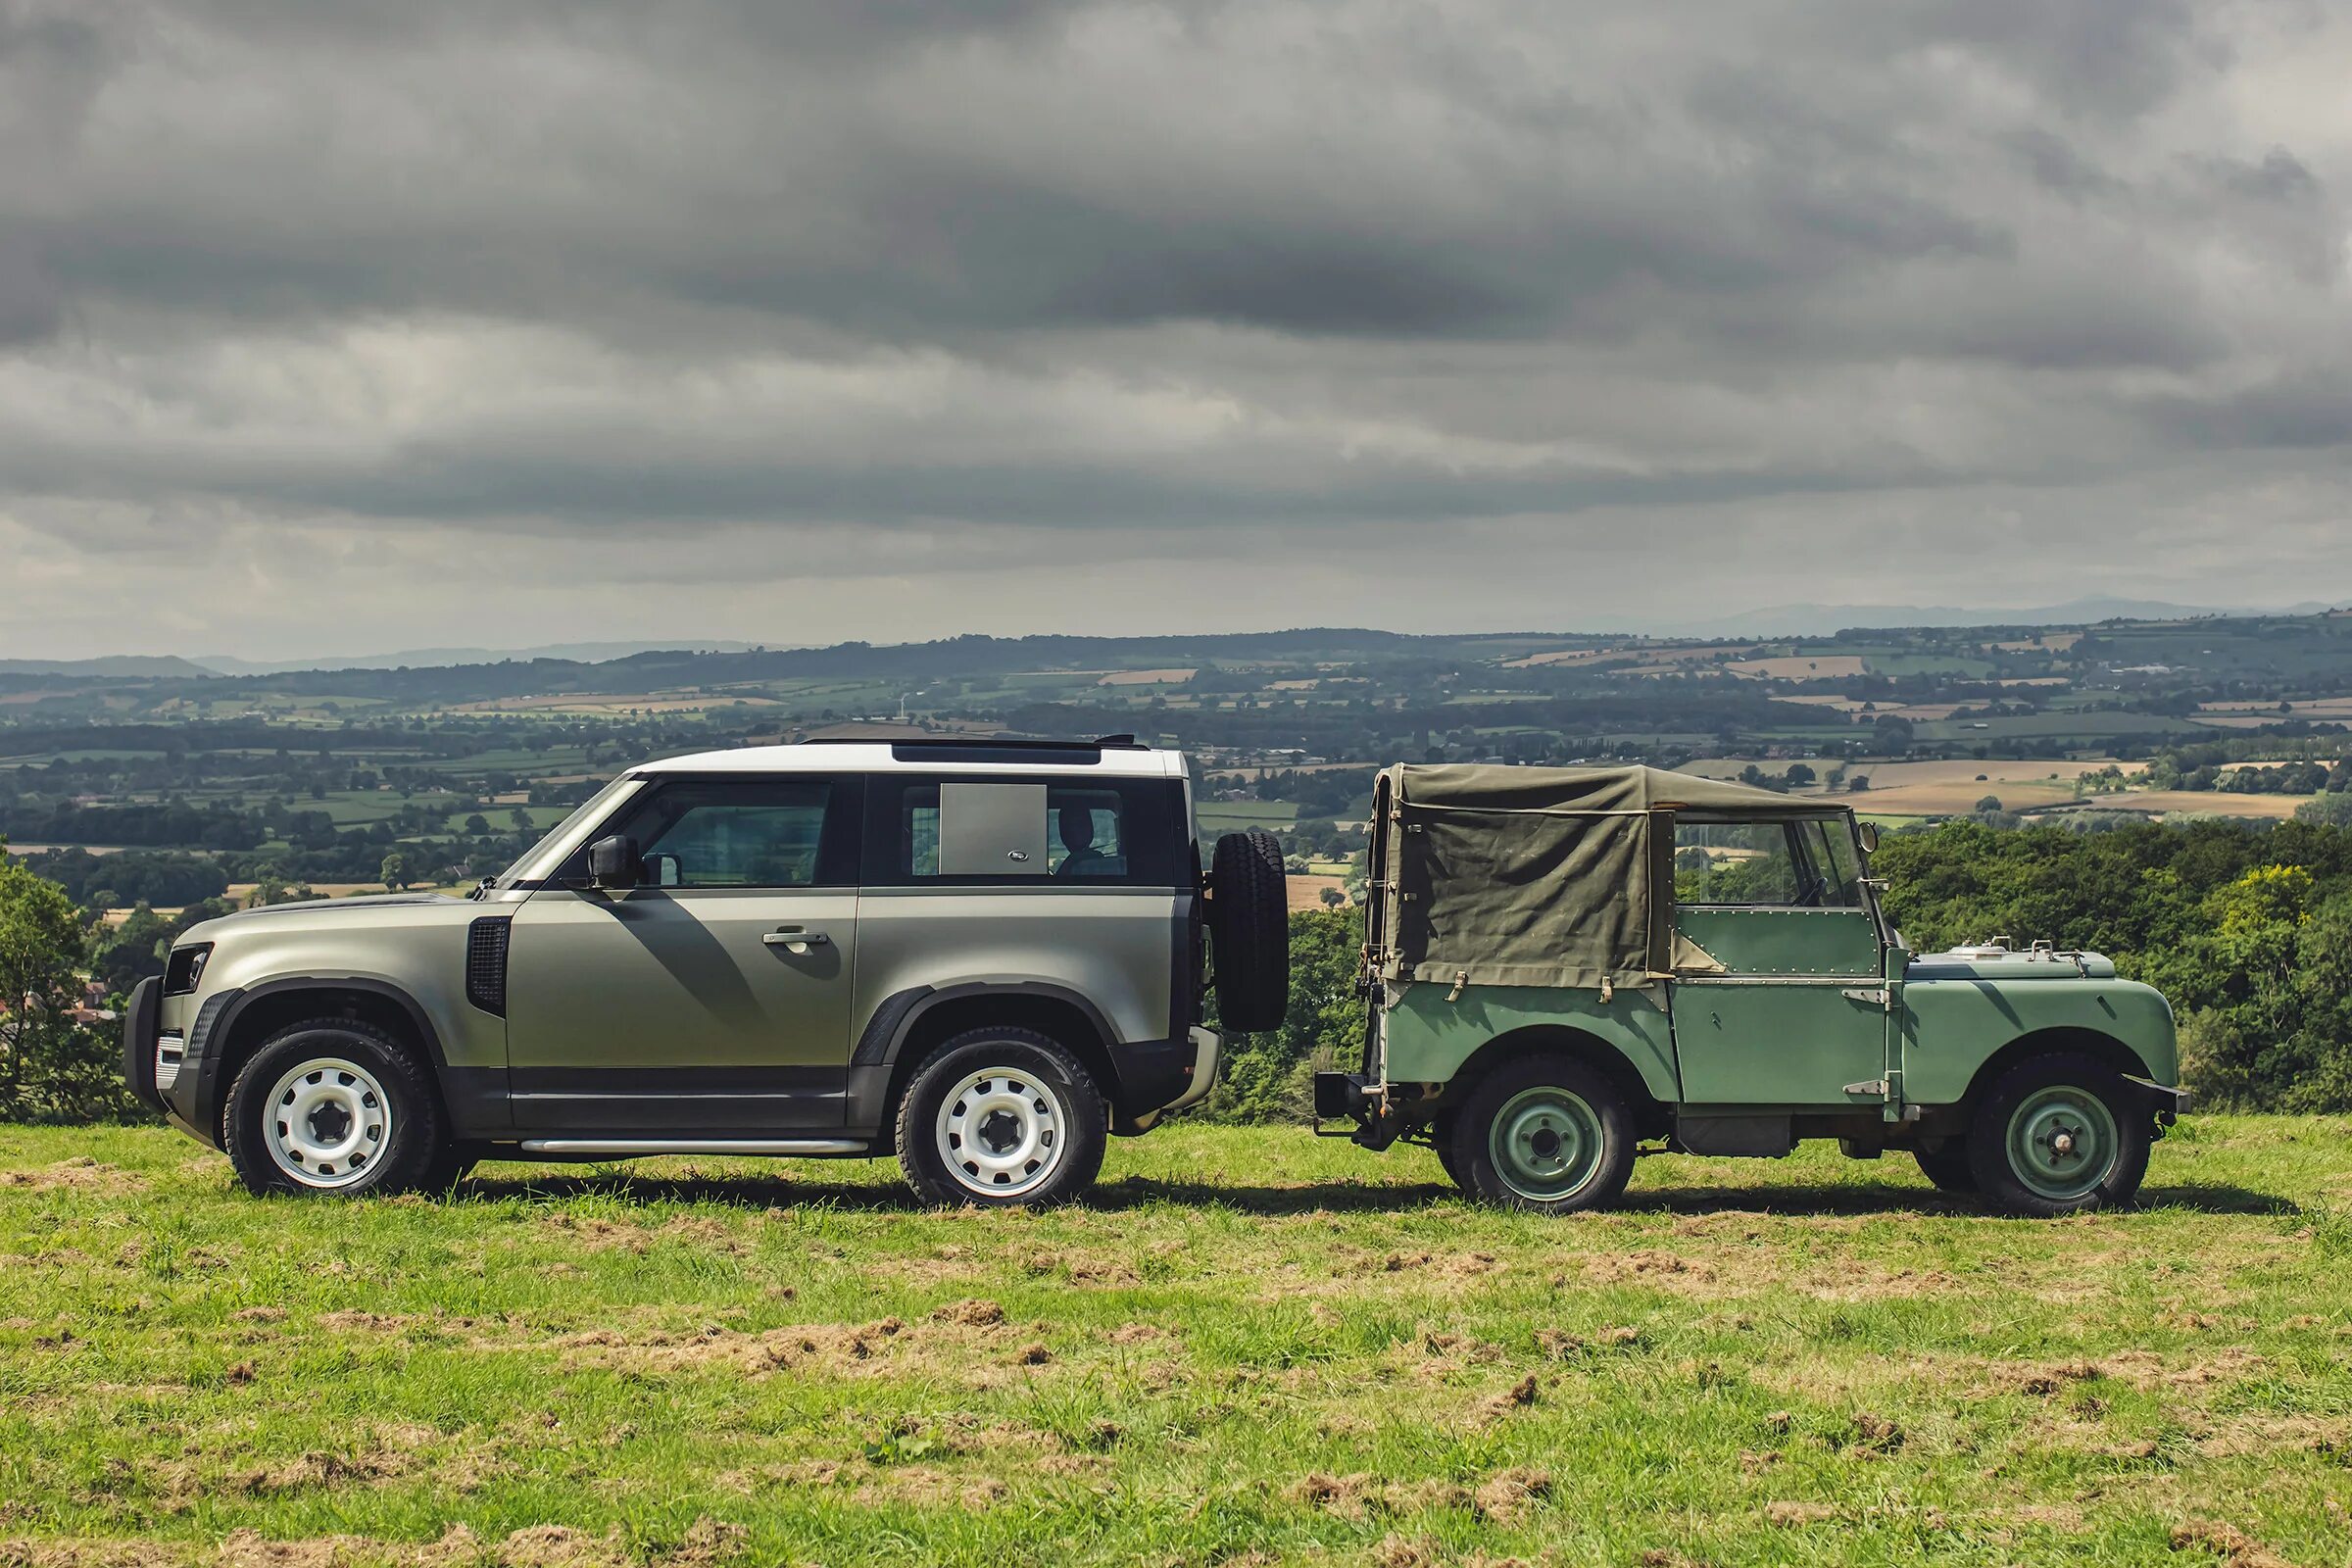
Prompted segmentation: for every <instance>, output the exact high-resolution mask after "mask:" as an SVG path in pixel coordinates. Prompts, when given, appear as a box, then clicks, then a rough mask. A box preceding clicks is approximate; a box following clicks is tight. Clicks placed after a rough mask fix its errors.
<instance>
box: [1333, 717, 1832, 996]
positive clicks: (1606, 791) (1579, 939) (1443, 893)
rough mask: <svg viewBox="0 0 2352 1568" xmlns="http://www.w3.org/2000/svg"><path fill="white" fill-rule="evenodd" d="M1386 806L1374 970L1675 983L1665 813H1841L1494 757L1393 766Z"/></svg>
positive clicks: (1643, 770) (1548, 981) (1638, 776)
mask: <svg viewBox="0 0 2352 1568" xmlns="http://www.w3.org/2000/svg"><path fill="white" fill-rule="evenodd" d="M1374 803H1375V815H1376V817H1377V818H1378V819H1377V820H1376V821H1375V823H1374V824H1373V826H1374V841H1373V855H1374V863H1375V866H1376V868H1377V874H1378V876H1379V877H1380V879H1381V881H1382V882H1383V883H1384V884H1385V887H1383V888H1381V889H1377V890H1375V893H1374V899H1373V915H1374V919H1375V921H1376V922H1377V925H1378V929H1377V930H1376V931H1375V932H1374V933H1373V944H1374V951H1373V955H1372V959H1373V965H1374V970H1375V972H1376V973H1377V974H1378V975H1380V976H1381V977H1382V978H1384V979H1390V980H1444V981H1457V980H1459V981H1463V982H1465V983H1467V984H1471V985H1520V986H1528V985H1536V986H1594V987H1596V986H1598V985H1599V984H1600V983H1601V982H1602V981H1603V980H1607V981H1609V982H1611V983H1612V984H1615V985H1621V986H1643V985H1647V984H1649V983H1650V982H1651V981H1653V980H1656V979H1659V978H1662V971H1663V967H1664V965H1665V964H1666V963H1667V960H1668V954H1669V952H1670V944H1671V942H1672V939H1673V933H1672V930H1671V929H1670V921H1671V919H1672V896H1673V886H1674V869H1673V862H1674V830H1673V826H1672V817H1670V816H1665V815H1661V814H1659V813H1665V812H1675V813H1679V814H1683V815H1690V816H1705V817H1712V818H1716V819H1725V818H1730V819H1735V820H1743V821H1752V820H1756V819H1758V818H1767V819H1772V818H1787V817H1800V816H1821V815H1824V814H1827V813H1835V812H1837V811H1838V808H1836V807H1830V806H1825V805H1824V804H1823V803H1822V802H1820V801H1818V800H1805V799H1803V798H1799V797H1792V796H1788V795H1778V794H1775V793H1773V792H1772V791H1770V790H1760V789H1753V788H1750V787H1749V786H1747V785H1744V784H1732V783H1726V782H1724V781H1722V780H1719V779H1709V778H1699V777H1696V776H1695V775H1692V774H1689V773H1670V772H1668V771H1666V770H1665V769H1663V768H1655V767H1505V766H1497V765H1494V764H1485V763H1442V764H1430V765H1426V766H1425V765H1419V764H1414V763H1402V764H1399V765H1397V766H1395V767H1391V768H1389V769H1387V770H1386V771H1384V772H1383V773H1382V774H1381V776H1380V783H1379V787H1378V789H1377V791H1376V793H1375V796H1374ZM1653 826H1654V828H1655V831H1653ZM1661 887H1662V888H1663V892H1662V893H1660V892H1659V891H1658V890H1659V889H1660V888H1661Z"/></svg>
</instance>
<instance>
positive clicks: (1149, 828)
mask: <svg viewBox="0 0 2352 1568" xmlns="http://www.w3.org/2000/svg"><path fill="white" fill-rule="evenodd" d="M975 783H990V784H1030V785H1043V786H1045V788H1046V791H1047V795H1046V811H1047V820H1046V830H1047V834H1048V844H1049V846H1051V844H1052V843H1053V838H1052V835H1053V832H1054V820H1053V812H1054V796H1053V792H1054V791H1055V790H1076V791H1081V792H1083V793H1085V794H1088V795H1104V794H1115V795H1116V796H1118V797H1119V837H1120V841H1121V847H1122V848H1123V849H1124V850H1125V851H1126V859H1127V871H1126V874H1125V875H1124V876H1116V877H1107V876H1106V877H1091V876H1090V877H1064V876H1056V875H1054V873H1053V872H1052V871H1046V872H1042V873H1040V872H1020V873H1012V872H986V873H979V874H973V875H963V876H916V875H915V874H914V873H913V871H912V869H911V867H902V864H901V860H900V848H901V834H902V832H903V831H904V826H903V824H904V823H905V820H906V817H905V813H906V809H907V805H906V802H907V794H908V792H910V791H915V790H935V789H937V788H939V787H940V786H941V785H943V784H975ZM866 797H867V798H866V806H865V854H864V866H863V876H862V878H861V880H860V883H859V885H860V886H862V887H868V888H907V889H933V890H939V889H950V888H1004V889H1025V890H1027V891H1030V892H1037V891H1041V890H1045V889H1052V890H1054V891H1057V892H1079V893H1083V892H1088V891H1094V892H1103V891H1105V890H1112V889H1122V888H1154V889H1162V890H1166V889H1178V888H1182V887H1183V886H1184V885H1185V882H1184V871H1183V865H1182V860H1183V857H1184V855H1185V851H1186V848H1187V846H1188V845H1189V844H1190V842H1191V837H1192V835H1191V833H1190V831H1189V827H1190V823H1189V821H1187V820H1185V812H1184V791H1183V787H1182V785H1181V783H1180V782H1179V781H1177V780H1174V779H1163V778H1141V777H1135V776H1132V775H1113V776H1110V777H1103V776H1102V775H1099V774H1098V775H1092V776H1088V775H1078V774H1066V773H1013V772H996V771H991V772H988V773H958V772H955V771H952V770H946V769H943V770H939V771H930V770H925V771H922V772H913V771H909V772H905V773H898V772H891V773H870V774H868V775H866Z"/></svg>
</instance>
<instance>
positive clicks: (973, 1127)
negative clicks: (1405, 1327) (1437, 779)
mask: <svg viewBox="0 0 2352 1568" xmlns="http://www.w3.org/2000/svg"><path fill="white" fill-rule="evenodd" d="M1286 920H1287V913H1286V907H1285V900H1284V894H1283V878H1282V861H1281V857H1280V854H1279V852H1278V850H1277V849H1276V847H1275V845H1274V842H1273V840H1272V839H1271V838H1269V837H1268V836H1267V835H1265V834H1263V833H1249V834H1232V835H1228V836H1227V837H1226V838H1224V839H1223V840H1221V841H1220V842H1219V843H1218V845H1217V847H1216V852H1215V856H1214V866H1213V870H1212V873H1211V874H1209V875H1205V876H1204V875H1203V874H1202V869H1201V853H1200V849H1199V847H1198V845H1197V843H1196V841H1195V838H1194V833H1193V821H1192V800H1191V784H1190V780H1189V777H1188V774H1187V769H1186V766H1185V760H1184V759H1183V757H1182V756H1181V755H1179V754H1177V753H1174V752H1170V751H1162V750H1157V749H1153V748H1150V747H1145V746H1139V745H1137V744H1135V743H1134V741H1133V739H1132V738H1131V737H1126V736H1115V737H1111V738H1108V739H1105V740H1101V741H1092V742H1083V743H1079V742H1041V741H1008V740H1003V739H986V740H952V741H951V740H937V739H924V740H917V741H895V742H887V743H879V742H858V743H850V744H822V743H818V744H804V745H798V746H779V747H760V748H748V749H744V750H738V751H724V752H711V753H705V754H702V755H700V756H694V757H681V758H674V759H671V760H664V761H658V762H652V763H648V764H645V765H642V766H638V767H633V768H630V769H629V770H627V771H626V772H624V773H622V774H621V775H620V776H619V777H617V778H615V779H614V780H613V782H612V783H611V784H609V785H607V786H606V787H605V788H604V789H603V790H602V791H601V792H600V793H599V794H597V795H596V796H595V797H594V798H593V799H592V800H590V801H589V802H588V803H587V804H586V805H584V806H582V807H581V808H580V809H578V810H577V811H575V812H573V813H572V814H571V816H570V817H569V818H568V819H566V820H565V821H564V823H563V824H562V825H561V826H559V827H557V828H556V829H555V830H554V831H553V832H551V833H550V834H548V836H547V837H546V838H545V839H544V840H542V841H541V842H540V843H539V845H538V846H537V847H536V848H534V849H533V850H531V851H530V852H529V853H528V854H527V855H525V856H524V857H523V858H521V859H520V860H518V861H516V862H515V865H514V866H513V867H511V868H510V869H508V870H507V871H506V872H504V873H503V874H501V875H499V876H497V877H493V878H491V879H489V880H487V881H485V882H484V883H483V884H482V885H481V886H480V887H479V888H477V889H475V891H474V892H473V894H472V896H471V897H470V898H454V897H451V896H448V895H445V894H423V895H414V896H409V895H395V896H388V897H380V898H364V899H348V900H336V901H332V902H326V903H311V904H296V905H281V906H276V907H270V908H265V909H255V910H248V911H246V912H243V913H239V914H232V915H228V916H225V917H223V918H221V919H219V920H211V921H207V922H205V923H204V924H202V925H199V926H196V927H193V928H192V929H190V930H189V931H188V932H187V934H186V935H185V936H184V937H183V938H182V939H181V940H180V942H179V943H178V945H177V946H175V947H174V948H173V949H172V953H171V956H170V960H169V964H168V966H167V968H166V971H165V973H164V974H163V976H161V977H160V978H159V979H155V980H148V981H145V982H142V983H141V985H140V986H139V988H138V990H137V991H136V992H135V993H134V994H133V996H132V999H131V1003H130V1008H129V1015H128V1018H127V1021H126V1024H125V1030H124V1046H123V1070H124V1074H125V1076H126V1077H127V1078H128V1080H129V1083H130V1086H131V1088H132V1090H133V1092H134V1093H136V1094H137V1095H138V1096H139V1098H140V1099H142V1100H144V1101H145V1102H147V1103H149V1104H151V1105H153V1106H154V1107H155V1108H156V1109H158V1110H161V1111H163V1112H164V1113H165V1114H166V1115H168V1116H169V1117H170V1119H171V1120H172V1123H173V1124H174V1125H176V1126H177V1127H179V1128H180V1129H181V1130H182V1131H184V1132H186V1133H188V1134H190V1135H191V1136H193V1137H195V1138H196V1139H198V1140H200V1141H201V1142H203V1143H206V1144H208V1145H211V1146H213V1147H214V1148H217V1149H221V1150H223V1151H225V1152H227V1154H228V1155H229V1157H230V1159H231V1160H232V1161H233V1162H234V1163H235V1166H236V1169H237V1172H238V1174H239V1176H240V1177H242V1178H243V1180H244V1182H245V1184H246V1186H248V1187H249V1188H251V1189H252V1190H254V1191H255V1192H257V1193H343V1194H357V1193H365V1192H383V1191H398V1190H405V1189H417V1188H428V1189H429V1188H441V1187H446V1186H447V1185H448V1184H449V1183H451V1182H453V1181H455V1180H456V1179H457V1178H458V1177H460V1176H461V1175H463V1174H464V1173H465V1172H466V1170H467V1169H469V1168H470V1167H471V1166H472V1164H473V1163H474V1161H476V1160H477V1159H481V1158H486V1157H506V1158H527V1159H535V1160H605V1159H617V1158H626V1157H631V1156H636V1155H650V1154H779V1155H881V1154H888V1153H894V1152H895V1153H896V1154H897V1155H898V1157H899V1159H900V1160H901V1162H902V1163H903V1165H904V1166H905V1169H906V1172H907V1179H908V1181H909V1182H911V1183H912V1185H913V1187H914V1189H915V1191H916V1192H917V1193H918V1194H920V1195H921V1196H922V1197H923V1198H924V1199H926V1200H928V1201H933V1202H940V1203H957V1202H963V1203H981V1204H1001V1203H1042V1202H1049V1201H1054V1200H1056V1199H1061V1198H1066V1197H1068V1196H1070V1195H1072V1194H1074V1193H1076V1192H1077V1191H1079V1190H1080V1189H1082V1188H1084V1187H1085V1186H1086V1185H1087V1184H1088V1183H1089V1182H1091V1181H1092V1180H1093V1179H1094V1176H1095V1174H1096V1171H1097V1170H1098V1169H1099V1167H1100V1166H1101V1164H1102V1160H1103V1147H1104V1144H1103V1140H1104V1137H1105V1135H1106V1134H1111V1133H1117V1134H1136V1133H1142V1132H1145V1131H1148V1130H1149V1129H1150V1128H1151V1127H1152V1125H1153V1124H1154V1123H1156V1122H1157V1121H1158V1120H1159V1119H1160V1118H1161V1117H1162V1116H1164V1115H1165V1114H1167V1113H1168V1112H1169V1111H1171V1110H1177V1109H1181V1108H1183V1107H1184V1106H1186V1105H1190V1104H1192V1103H1195V1102H1197V1101H1199V1100H1200V1099H1201V1097H1202V1096H1203V1095H1205V1094H1206V1093H1207V1092H1208V1089H1209V1086H1210V1083H1211V1081H1212V1080H1213V1078H1214V1077H1215V1074H1216V1071H1217V1065H1218V1058H1219V1053H1220V1037H1219V1035H1218V1034H1217V1033H1216V1032H1215V1031H1214V1030H1212V1029H1210V1028H1208V1027H1206V1026H1205V1025H1204V1023H1203V1013H1204V1008H1203V1005H1202V1004H1203V999H1204V995H1205V993H1206V991H1207V990H1208V988H1209V984H1210V982H1209V981H1208V979H1207V976H1208V972H1209V958H1210V955H1211V954H1212V953H1213V954H1214V956H1215V960H1216V968H1217V970H1218V971H1219V972H1218V975H1217V978H1216V980H1215V981H1214V985H1215V989H1216V996H1217V1003H1218V1008H1219V1015H1220V1016H1219V1022H1220V1024H1221V1026H1222V1027H1224V1028H1226V1029H1254V1028H1265V1027H1270V1026H1271V1025H1272V1024H1274V1023H1275V1022H1277V1021H1278V1020H1279V1019H1280V1017H1281V1014H1282V1012H1283V1009H1284V1006H1285V1002H1286V993H1287V988H1288V983H1289V956H1288V947H1287V942H1286V936H1285V925H1286Z"/></svg>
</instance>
